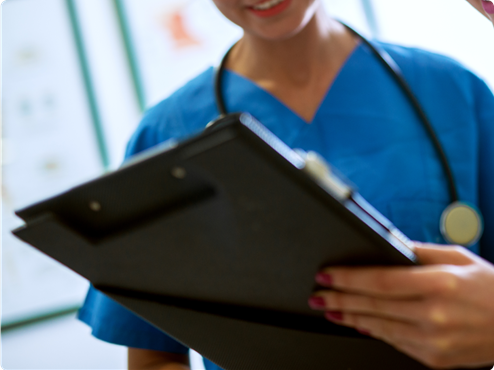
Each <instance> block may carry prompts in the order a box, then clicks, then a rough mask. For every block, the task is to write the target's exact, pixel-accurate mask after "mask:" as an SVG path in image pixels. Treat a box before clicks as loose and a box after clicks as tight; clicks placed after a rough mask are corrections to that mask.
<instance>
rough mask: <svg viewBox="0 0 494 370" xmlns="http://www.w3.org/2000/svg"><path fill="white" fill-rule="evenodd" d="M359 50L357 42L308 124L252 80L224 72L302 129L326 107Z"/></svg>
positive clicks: (360, 48)
mask: <svg viewBox="0 0 494 370" xmlns="http://www.w3.org/2000/svg"><path fill="white" fill-rule="evenodd" d="M361 50H363V42H362V41H361V40H359V41H358V44H357V45H356V46H355V48H354V49H353V50H352V52H351V53H350V54H349V55H348V57H347V58H346V60H345V62H344V63H343V64H342V66H341V67H340V69H339V71H338V72H337V73H336V75H335V78H334V79H333V81H332V82H331V84H330V85H329V86H328V87H327V90H326V92H325V94H324V97H323V98H322V100H321V101H320V103H319V105H318V107H317V109H316V112H315V114H314V116H313V117H312V120H311V121H310V122H307V121H306V120H305V119H304V118H302V117H301V116H300V115H299V114H298V113H296V112H295V111H294V110H293V109H291V108H290V107H289V106H288V105H286V104H285V103H284V102H283V101H281V100H280V99H279V98H277V97H276V96H275V95H273V94H272V93H271V92H269V91H268V90H266V89H265V88H263V87H262V86H260V85H258V84H257V83H255V82H254V81H252V80H250V79H248V78H247V77H244V76H242V75H240V74H238V73H236V72H234V71H231V70H229V69H227V70H225V72H226V73H227V74H228V75H229V77H230V78H233V79H234V80H237V81H235V82H236V83H242V84H243V85H246V86H248V87H250V89H247V91H249V90H255V92H257V93H261V94H262V95H264V96H265V97H267V98H268V99H269V100H270V103H271V104H274V105H275V106H277V107H278V108H280V109H281V110H282V111H284V112H285V113H288V114H289V115H291V116H294V117H296V120H297V121H298V122H299V123H303V125H302V127H305V126H308V125H312V124H314V122H316V121H317V118H318V116H319V115H320V112H321V111H322V110H323V109H322V108H323V107H324V106H326V105H327V103H328V101H330V100H331V97H332V95H333V92H334V91H335V90H338V85H339V84H340V81H341V80H343V81H344V80H346V79H345V75H346V74H347V73H350V72H348V71H347V70H348V69H350V66H351V65H352V64H353V63H352V61H353V60H354V59H356V58H357V54H360V52H361ZM236 83H235V84H236ZM249 85H250V86H249ZM252 113H254V112H252Z"/></svg>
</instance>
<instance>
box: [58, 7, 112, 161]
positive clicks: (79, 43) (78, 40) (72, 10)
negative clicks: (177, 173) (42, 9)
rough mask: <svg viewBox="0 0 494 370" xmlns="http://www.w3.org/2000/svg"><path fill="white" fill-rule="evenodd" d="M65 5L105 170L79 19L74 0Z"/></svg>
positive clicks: (105, 156) (98, 118) (104, 151)
mask: <svg viewBox="0 0 494 370" xmlns="http://www.w3.org/2000/svg"><path fill="white" fill-rule="evenodd" d="M65 3H66V5H67V10H68V13H69V18H70V24H71V28H72V33H73V36H74V41H75V44H76V48H77V54H78V58H79V63H80V68H81V71H82V76H83V80H84V87H85V89H86V95H87V98H88V103H89V108H90V111H91V118H92V121H93V126H94V130H95V133H96V139H97V142H98V148H99V152H100V156H101V161H102V163H103V167H104V169H105V170H107V169H108V168H109V166H110V160H109V156H108V148H107V146H106V143H105V137H104V132H103V126H102V123H101V116H100V113H99V109H98V104H97V101H96V93H95V89H94V85H93V82H92V80H91V73H90V69H89V62H88V58H87V54H86V50H85V48H84V41H83V38H82V31H81V25H80V22H79V17H78V16H77V10H76V5H75V0H65Z"/></svg>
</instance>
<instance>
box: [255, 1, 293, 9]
mask: <svg viewBox="0 0 494 370" xmlns="http://www.w3.org/2000/svg"><path fill="white" fill-rule="evenodd" d="M284 1H286V0H268V1H264V2H262V3H260V4H257V5H253V6H250V7H249V8H252V9H254V10H260V11H262V10H268V9H271V8H274V7H275V6H277V5H279V4H281V3H282V2H284Z"/></svg>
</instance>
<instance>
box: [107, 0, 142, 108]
mask: <svg viewBox="0 0 494 370" xmlns="http://www.w3.org/2000/svg"><path fill="white" fill-rule="evenodd" d="M113 4H114V7H115V12H116V14H117V19H118V24H119V27H120V32H121V34H122V38H123V41H124V46H125V53H126V55H127V61H128V63H129V67H130V71H131V75H132V82H133V85H134V91H135V94H136V97H137V101H138V102H139V108H140V109H141V112H144V110H145V109H146V94H145V90H144V83H143V80H142V77H141V73H140V69H139V62H138V60H137V53H136V51H135V48H134V43H133V41H132V37H131V31H130V25H129V20H128V17H127V13H126V12H125V5H124V3H123V0H113Z"/></svg>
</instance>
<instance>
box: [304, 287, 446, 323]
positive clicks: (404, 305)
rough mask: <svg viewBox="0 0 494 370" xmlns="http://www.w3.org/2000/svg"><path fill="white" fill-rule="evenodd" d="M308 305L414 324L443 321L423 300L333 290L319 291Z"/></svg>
mask: <svg viewBox="0 0 494 370" xmlns="http://www.w3.org/2000/svg"><path fill="white" fill-rule="evenodd" d="M309 305H310V306H311V307H312V308H313V309H316V310H325V311H332V312H343V313H344V314H359V315H368V316H375V317H382V318H387V319H393V320H399V321H403V322H408V323H411V324H416V325H418V324H421V323H423V322H426V321H429V320H431V321H444V318H443V316H444V315H442V313H441V312H439V310H436V311H434V312H433V310H431V309H429V308H427V307H425V303H424V302H423V301H408V300H407V301H397V300H384V299H379V298H374V297H368V296H361V295H353V294H345V293H340V292H334V291H321V292H317V293H316V294H315V295H314V296H313V297H311V299H310V300H309Z"/></svg>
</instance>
